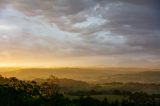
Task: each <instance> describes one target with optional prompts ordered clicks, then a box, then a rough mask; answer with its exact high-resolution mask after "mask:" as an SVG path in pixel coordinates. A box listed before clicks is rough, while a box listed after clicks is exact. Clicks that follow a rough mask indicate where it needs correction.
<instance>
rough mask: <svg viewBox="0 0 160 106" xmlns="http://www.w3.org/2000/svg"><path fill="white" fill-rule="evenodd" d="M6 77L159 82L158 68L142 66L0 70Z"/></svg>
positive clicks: (104, 81) (97, 81)
mask: <svg viewBox="0 0 160 106" xmlns="http://www.w3.org/2000/svg"><path fill="white" fill-rule="evenodd" d="M0 74H1V75H3V76H6V77H13V76H15V77H17V78H19V79H25V80H33V79H36V78H48V77H49V76H51V75H53V76H55V77H58V78H60V79H63V78H67V79H73V80H81V81H87V82H92V83H93V82H94V83H106V82H144V83H160V70H159V69H143V68H24V69H15V70H12V71H8V72H4V71H3V72H0Z"/></svg>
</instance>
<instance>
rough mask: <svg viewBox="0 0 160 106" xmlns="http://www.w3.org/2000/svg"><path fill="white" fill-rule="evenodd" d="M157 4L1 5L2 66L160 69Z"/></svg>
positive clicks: (74, 1) (33, 0)
mask: <svg viewBox="0 0 160 106" xmlns="http://www.w3.org/2000/svg"><path fill="white" fill-rule="evenodd" d="M159 10H160V1H159V0H0V66H52V67H72V66H73V67H90V66H91V67H92V66H95V67H105V66H106V67H108V66H111V67H159V66H160V21H159V19H160V11H159Z"/></svg>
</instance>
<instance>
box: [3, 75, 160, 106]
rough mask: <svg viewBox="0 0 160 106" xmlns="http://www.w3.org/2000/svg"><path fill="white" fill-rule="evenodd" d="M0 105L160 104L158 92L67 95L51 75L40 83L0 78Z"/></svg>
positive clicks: (86, 105)
mask: <svg viewBox="0 0 160 106" xmlns="http://www.w3.org/2000/svg"><path fill="white" fill-rule="evenodd" d="M0 105H1V106H160V94H147V93H144V92H120V91H119V90H117V91H115V92H113V93H112V94H107V93H106V95H102V94H101V95H100V92H98V91H92V92H88V93H87V92H86V93H84V94H83V92H80V91H79V92H74V93H73V92H72V93H71V92H70V94H69V93H68V94H66V93H65V92H64V91H63V90H62V89H61V87H60V86H59V85H58V79H57V78H55V77H53V76H51V77H50V78H48V79H46V80H45V81H43V82H36V81H23V80H18V79H17V78H15V77H11V78H4V77H2V76H1V77H0Z"/></svg>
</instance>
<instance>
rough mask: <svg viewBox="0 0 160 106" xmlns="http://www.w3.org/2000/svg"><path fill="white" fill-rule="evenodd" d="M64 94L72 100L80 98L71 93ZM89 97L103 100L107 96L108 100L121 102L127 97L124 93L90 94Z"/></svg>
mask: <svg viewBox="0 0 160 106" xmlns="http://www.w3.org/2000/svg"><path fill="white" fill-rule="evenodd" d="M65 96H66V97H68V98H70V99H72V100H73V99H78V98H80V96H71V95H65ZM84 97H86V96H84ZM90 97H93V98H96V99H98V100H104V99H105V98H107V99H108V101H109V102H113V101H116V100H117V101H119V102H121V101H122V100H124V99H128V96H125V95H91V96H90Z"/></svg>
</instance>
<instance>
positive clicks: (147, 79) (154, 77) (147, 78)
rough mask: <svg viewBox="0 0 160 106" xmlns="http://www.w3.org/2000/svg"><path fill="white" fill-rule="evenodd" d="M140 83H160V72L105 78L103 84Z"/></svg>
mask: <svg viewBox="0 0 160 106" xmlns="http://www.w3.org/2000/svg"><path fill="white" fill-rule="evenodd" d="M108 80H109V81H112V82H117V81H118V82H140V83H160V71H145V72H137V73H129V74H117V75H113V76H111V77H109V78H106V79H105V78H104V79H103V80H101V81H103V82H108Z"/></svg>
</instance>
